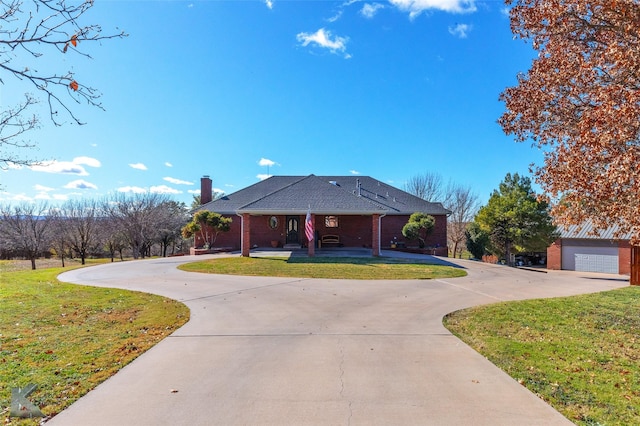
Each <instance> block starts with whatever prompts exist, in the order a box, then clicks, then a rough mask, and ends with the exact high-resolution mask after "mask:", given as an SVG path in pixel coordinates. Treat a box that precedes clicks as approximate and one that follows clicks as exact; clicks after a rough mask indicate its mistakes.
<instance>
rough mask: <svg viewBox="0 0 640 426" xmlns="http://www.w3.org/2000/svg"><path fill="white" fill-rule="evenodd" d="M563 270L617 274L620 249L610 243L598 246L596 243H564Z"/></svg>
mask: <svg viewBox="0 0 640 426" xmlns="http://www.w3.org/2000/svg"><path fill="white" fill-rule="evenodd" d="M594 244H595V245H594ZM562 269H565V270H569V271H582V272H603V273H607V274H617V273H618V247H617V246H612V245H611V244H608V243H605V244H598V243H597V242H595V241H593V242H588V243H587V242H572V243H568V242H563V244H562Z"/></svg>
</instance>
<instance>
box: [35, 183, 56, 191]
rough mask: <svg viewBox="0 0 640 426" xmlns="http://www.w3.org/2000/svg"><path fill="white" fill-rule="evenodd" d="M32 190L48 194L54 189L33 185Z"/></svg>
mask: <svg viewBox="0 0 640 426" xmlns="http://www.w3.org/2000/svg"><path fill="white" fill-rule="evenodd" d="M33 189H35V190H36V191H39V192H48V191H53V190H54V189H55V188H50V187H48V186H44V185H40V184H35V185H33Z"/></svg>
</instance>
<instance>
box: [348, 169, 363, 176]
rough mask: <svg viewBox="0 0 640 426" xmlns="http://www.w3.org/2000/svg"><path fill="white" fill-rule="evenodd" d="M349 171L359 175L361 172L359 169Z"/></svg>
mask: <svg viewBox="0 0 640 426" xmlns="http://www.w3.org/2000/svg"><path fill="white" fill-rule="evenodd" d="M349 173H351V174H352V175H359V174H360V172H359V171H357V170H349Z"/></svg>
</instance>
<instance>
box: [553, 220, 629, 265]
mask: <svg viewBox="0 0 640 426" xmlns="http://www.w3.org/2000/svg"><path fill="white" fill-rule="evenodd" d="M616 231H617V227H615V226H612V227H609V228H608V229H606V230H604V231H599V232H597V233H594V230H593V226H592V225H591V224H590V223H586V224H584V225H582V226H576V225H572V226H571V227H569V228H568V229H564V228H560V238H558V239H557V240H556V241H555V242H554V243H553V244H552V245H551V246H549V248H548V249H547V268H548V269H563V270H568V271H582V272H602V273H607V274H623V275H629V274H630V271H631V246H630V244H629V239H630V235H629V234H623V235H621V236H620V237H619V238H615V234H616Z"/></svg>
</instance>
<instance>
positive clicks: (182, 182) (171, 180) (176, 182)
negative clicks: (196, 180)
mask: <svg viewBox="0 0 640 426" xmlns="http://www.w3.org/2000/svg"><path fill="white" fill-rule="evenodd" d="M162 179H163V180H166V181H167V182H169V183H172V184H174V185H193V182H189V181H187V180H180V179H176V178H172V177H168V176H167V177H164V178H162Z"/></svg>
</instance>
